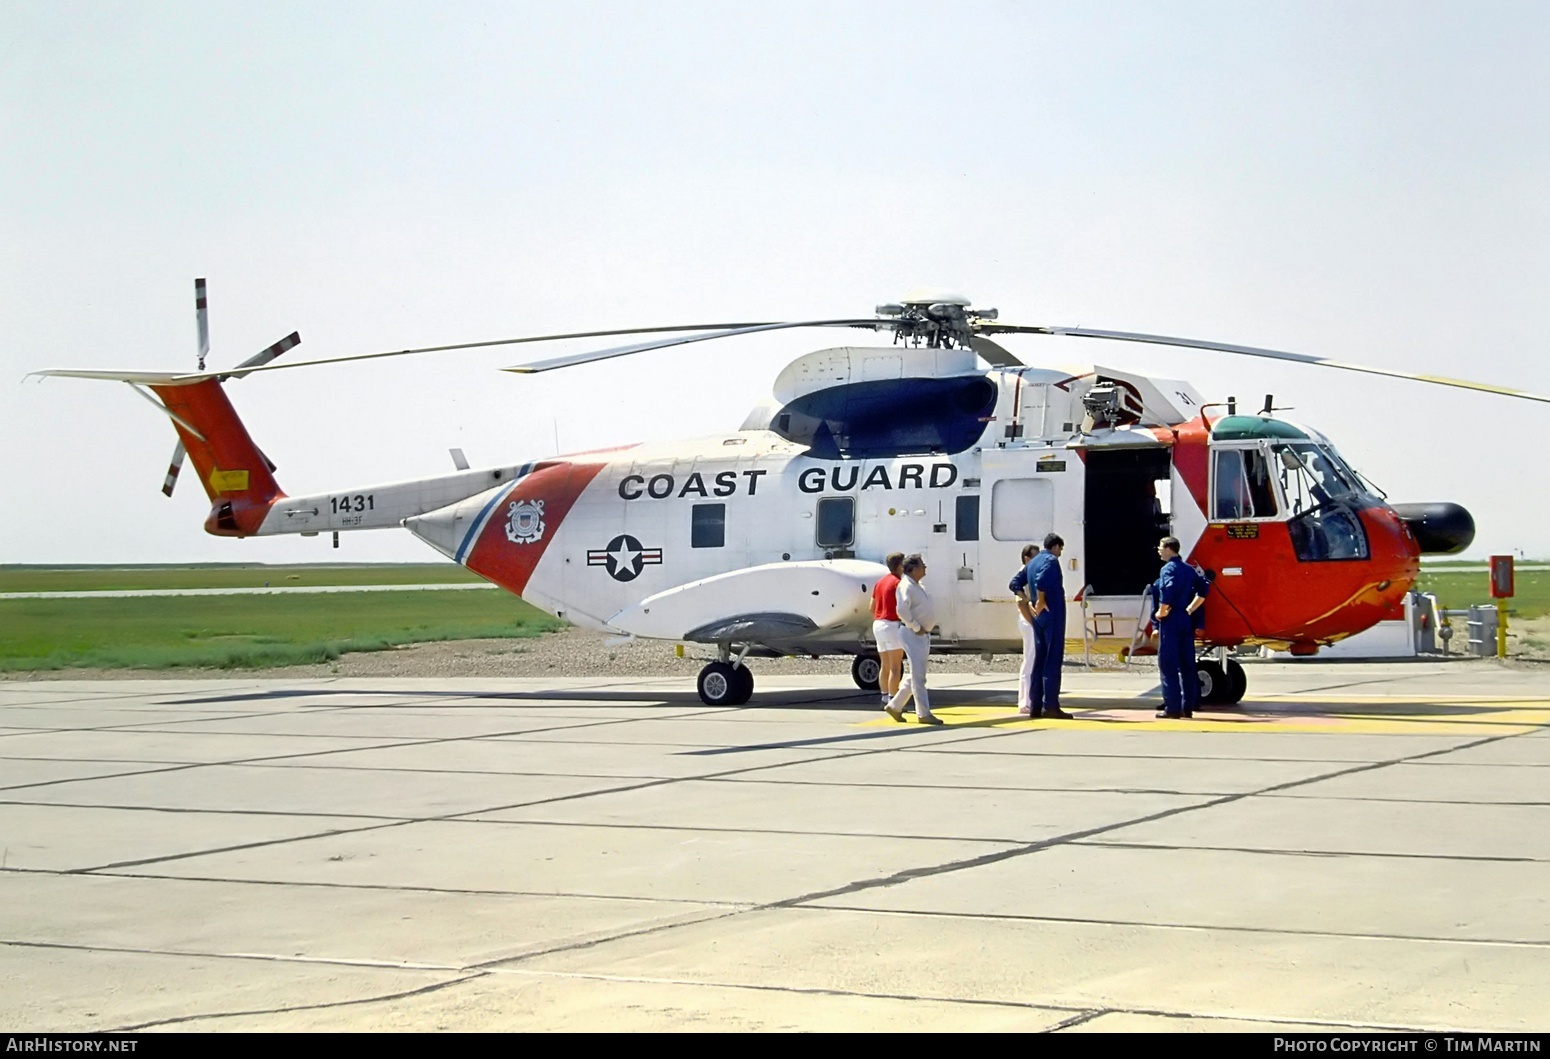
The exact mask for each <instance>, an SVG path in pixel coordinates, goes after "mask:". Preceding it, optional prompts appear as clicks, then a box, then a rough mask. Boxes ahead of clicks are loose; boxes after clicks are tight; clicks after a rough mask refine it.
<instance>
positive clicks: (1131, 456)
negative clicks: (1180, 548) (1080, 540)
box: [1084, 446, 1173, 599]
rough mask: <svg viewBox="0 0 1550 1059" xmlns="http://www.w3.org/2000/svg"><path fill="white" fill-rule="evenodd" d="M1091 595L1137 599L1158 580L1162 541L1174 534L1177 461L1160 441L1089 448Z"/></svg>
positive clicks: (1087, 527) (1088, 580)
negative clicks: (1158, 553) (1116, 447)
mask: <svg viewBox="0 0 1550 1059" xmlns="http://www.w3.org/2000/svg"><path fill="white" fill-rule="evenodd" d="M1086 458H1087V459H1086V462H1087V483H1086V484H1087V489H1086V495H1085V498H1084V499H1085V506H1086V520H1085V521H1086V525H1085V532H1084V536H1085V538H1086V540H1085V542H1084V543H1085V545H1086V547H1085V549H1084V550H1085V552H1086V555H1087V574H1086V577H1085V581H1086V583H1087V584H1088V585H1089V586H1090V590H1089V592H1088V597H1089V598H1090V599H1093V598H1099V597H1115V598H1124V599H1137V598H1139V597H1140V595H1141V593H1142V592H1143V591H1144V590H1145V589H1146V586H1147V585H1149V584H1151V583H1152V582H1153V581H1155V580H1157V573H1158V571H1159V570H1161V569H1162V561H1161V560H1160V559H1158V557H1157V542H1158V541H1159V540H1160V539H1161V538H1163V537H1167V536H1170V535H1171V534H1172V530H1171V526H1172V508H1173V503H1172V501H1173V487H1172V471H1173V466H1172V461H1171V460H1170V458H1169V450H1168V449H1166V448H1163V447H1161V446H1156V447H1151V446H1148V447H1146V448H1120V449H1088V450H1087V453H1086Z"/></svg>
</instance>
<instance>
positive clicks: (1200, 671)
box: [1195, 658, 1232, 706]
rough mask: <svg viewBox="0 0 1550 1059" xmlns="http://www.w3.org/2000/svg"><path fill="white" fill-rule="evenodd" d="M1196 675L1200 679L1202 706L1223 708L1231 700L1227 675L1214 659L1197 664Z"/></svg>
mask: <svg viewBox="0 0 1550 1059" xmlns="http://www.w3.org/2000/svg"><path fill="white" fill-rule="evenodd" d="M1195 674H1196V675H1197V676H1198V677H1199V678H1200V704H1201V705H1202V706H1221V705H1224V704H1225V703H1227V702H1230V701H1231V699H1230V698H1229V697H1228V696H1229V695H1231V693H1232V692H1231V686H1230V684H1229V682H1228V680H1227V673H1226V672H1225V671H1224V670H1223V669H1222V667H1221V665H1219V664H1218V663H1217V661H1216V660H1215V659H1214V658H1202V659H1200V660H1199V661H1198V662H1196V663H1195Z"/></svg>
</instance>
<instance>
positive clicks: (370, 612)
mask: <svg viewBox="0 0 1550 1059" xmlns="http://www.w3.org/2000/svg"><path fill="white" fill-rule="evenodd" d="M381 569H387V570H389V571H390V573H389V576H390V577H393V578H394V579H393V580H391V581H389V582H388V583H393V584H404V583H424V582H423V581H420V580H417V579H414V578H410V579H407V580H403V579H398V575H400V574H402V573H404V572H405V571H403V570H401V569H394V568H381ZM434 569H436V570H438V571H440V570H442V569H450V570H452V571H454V572H461V571H458V568H456V567H449V568H440V567H437V568H434ZM277 570H278V571H279V578H280V579H282V580H276V578H275V576H274V575H275V572H276V571H277ZM144 572H145V571H128V573H134V574H139V573H144ZM288 572H296V571H295V569H294V568H292V569H290V570H287V569H286V568H269V573H270V575H271V576H270V580H271V581H272V582H274V583H276V584H296V583H297V582H296V581H285V580H283V579H284V578H285V577H286V574H287V573H288ZM360 572H362V571H359V570H357V571H349V573H352V574H353V573H360ZM66 573H69V574H72V575H73V574H75V573H77V571H66ZM117 573H118V572H116V571H106V570H103V571H92V572H91V575H92V576H93V577H96V578H98V580H97V581H90V582H84V583H83V582H82V581H80V580H77V579H75V578H73V577H72V578H69V579H66V580H64V581H63V582H62V581H60V580H52V579H45V581H44V584H46V585H47V586H48V587H52V588H55V589H58V588H59V587H60V585H61V584H69V586H70V587H71V588H75V589H78V590H80V589H85V588H87V587H88V585H90V586H91V587H98V586H99V585H102V586H104V587H105V586H106V585H107V584H109V583H113V584H119V583H121V582H119V581H118V579H117V577H116V574H117ZM156 573H157V574H166V575H167V576H169V577H171V576H173V575H174V574H176V575H177V577H178V578H187V577H190V576H191V575H192V576H194V583H193V584H186V583H183V582H182V581H178V583H177V584H175V585H174V584H169V583H168V582H167V581H165V580H162V581H157V582H155V583H153V584H140V585H136V586H135V587H156V588H164V587H200V588H206V587H217V586H215V585H212V584H211V580H213V578H211V577H202V578H201V577H199V576H197V575H200V574H208V573H216V574H224V573H227V571H224V570H220V569H217V570H215V571H199V570H193V571H156ZM320 573H321V572H319V574H320ZM312 576H314V571H313V568H303V571H302V577H303V578H309V579H310V577H312ZM323 576H334V575H323ZM34 583H36V582H34ZM224 583H225V584H227V585H230V584H231V582H229V581H228V582H224ZM301 583H303V584H307V583H311V584H323V583H334V584H338V583H341V582H339V581H333V582H325V581H321V580H303V581H302V582H301ZM346 583H363V582H361V581H356V582H346ZM364 583H382V581H381V580H377V581H371V580H369V579H368V580H367V581H366V582H364ZM258 584H259V586H262V584H263V579H262V578H260V580H259V582H258ZM8 590H9V591H23V589H20V588H15V587H11V588H9V589H8ZM30 590H31V591H43V590H46V589H45V588H32V589H30ZM564 624H565V623H564V622H562V621H559V620H557V619H555V618H551V617H549V616H548V615H546V614H543V613H542V612H540V611H538V610H537V609H536V608H534V607H532V606H530V605H529V604H527V603H524V602H523V601H522V600H520V599H517V598H516V597H514V596H512V595H510V594H508V593H506V592H500V591H492V592H434V591H432V592H427V591H413V592H338V593H318V594H312V593H296V594H274V595H264V594H259V595H237V596H159V597H149V598H133V597H131V598H124V599H69V598H64V599H12V600H0V670H7V671H18V670H36V669H59V668H64V667H67V666H87V667H93V668H128V669H167V668H176V667H180V666H215V667H220V668H226V669H246V668H263V667H269V666H278V665H293V664H297V663H308V662H322V661H328V660H329V659H333V658H337V657H339V655H340V654H342V653H344V652H346V651H376V650H382V649H384V648H388V647H393V646H396V645H398V644H404V643H421V642H426V641H433V640H461V639H471V638H475V637H521V636H536V635H539V634H540V633H542V632H545V631H547V630H549V629H557V628H560V627H561V626H563V625H564Z"/></svg>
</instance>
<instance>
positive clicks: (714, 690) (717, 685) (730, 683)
mask: <svg viewBox="0 0 1550 1059" xmlns="http://www.w3.org/2000/svg"><path fill="white" fill-rule="evenodd" d="M738 670H742V675H739V673H738ZM745 681H746V682H747V687H746V689H745V687H744V682H745ZM745 690H746V692H747V694H744V691H745ZM699 692H700V701H701V702H703V703H704V704H705V705H707V706H739V705H741V704H742V703H745V702H747V701H748V695H751V694H753V674H751V673H749V672H748V667H746V666H736V667H734V666H733V665H732V663H730V662H712V663H710V664H709V665H708V666H706V667H705V668H704V669H702V670H700V679H699ZM739 696H742V697H741V698H739Z"/></svg>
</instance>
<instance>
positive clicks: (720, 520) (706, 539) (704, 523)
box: [689, 504, 727, 548]
mask: <svg viewBox="0 0 1550 1059" xmlns="http://www.w3.org/2000/svg"><path fill="white" fill-rule="evenodd" d="M692 517H693V522H692V523H691V527H690V530H689V546H690V547H691V548H722V547H725V546H726V543H727V506H726V505H725V504H695V505H694V512H693V516H692Z"/></svg>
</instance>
